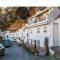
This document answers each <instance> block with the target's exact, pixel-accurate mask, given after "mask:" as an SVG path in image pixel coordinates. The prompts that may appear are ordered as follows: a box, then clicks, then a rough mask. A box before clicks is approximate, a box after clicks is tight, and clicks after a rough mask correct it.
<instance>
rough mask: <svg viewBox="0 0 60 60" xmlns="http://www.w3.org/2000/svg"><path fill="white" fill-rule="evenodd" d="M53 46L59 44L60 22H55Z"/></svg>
mask: <svg viewBox="0 0 60 60" xmlns="http://www.w3.org/2000/svg"><path fill="white" fill-rule="evenodd" d="M53 46H59V41H58V23H53Z"/></svg>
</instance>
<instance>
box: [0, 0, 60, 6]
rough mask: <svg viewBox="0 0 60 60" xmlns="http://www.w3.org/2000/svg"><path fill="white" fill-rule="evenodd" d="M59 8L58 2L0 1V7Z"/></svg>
mask: <svg viewBox="0 0 60 60" xmlns="http://www.w3.org/2000/svg"><path fill="white" fill-rule="evenodd" d="M13 6H50V7H51V6H60V0H0V7H13Z"/></svg>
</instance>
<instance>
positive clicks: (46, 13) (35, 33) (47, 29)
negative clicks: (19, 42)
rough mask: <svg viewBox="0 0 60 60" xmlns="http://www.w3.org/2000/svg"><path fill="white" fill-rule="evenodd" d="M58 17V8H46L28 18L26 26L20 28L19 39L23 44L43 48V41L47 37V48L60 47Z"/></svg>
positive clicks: (59, 23) (59, 13)
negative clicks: (35, 44) (22, 39)
mask: <svg viewBox="0 0 60 60" xmlns="http://www.w3.org/2000/svg"><path fill="white" fill-rule="evenodd" d="M59 15H60V9H59V8H56V7H55V8H46V9H45V10H43V11H42V12H38V13H37V14H36V15H34V16H32V17H30V18H29V19H28V20H27V24H26V26H24V27H23V28H22V30H21V31H22V32H21V31H20V32H21V35H20V36H21V37H22V38H24V42H28V41H29V43H33V44H34V41H35V40H36V41H37V45H40V46H41V47H44V41H45V40H44V39H45V37H48V42H49V47H52V46H60V18H58V16H59Z"/></svg>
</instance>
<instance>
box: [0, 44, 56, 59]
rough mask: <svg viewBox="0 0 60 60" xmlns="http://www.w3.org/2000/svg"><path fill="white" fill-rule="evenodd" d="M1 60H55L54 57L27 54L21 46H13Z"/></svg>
mask: <svg viewBox="0 0 60 60" xmlns="http://www.w3.org/2000/svg"><path fill="white" fill-rule="evenodd" d="M0 60H55V58H53V57H48V56H36V55H33V54H31V53H29V52H27V51H26V50H25V49H24V48H22V47H21V46H20V47H19V46H16V45H15V46H12V47H10V48H6V52H5V55H4V56H0Z"/></svg>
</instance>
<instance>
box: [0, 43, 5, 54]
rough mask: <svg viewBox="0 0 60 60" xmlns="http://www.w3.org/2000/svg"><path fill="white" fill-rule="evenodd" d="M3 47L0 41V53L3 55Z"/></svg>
mask: <svg viewBox="0 0 60 60" xmlns="http://www.w3.org/2000/svg"><path fill="white" fill-rule="evenodd" d="M4 53H5V47H4V46H3V45H2V44H1V43H0V55H4Z"/></svg>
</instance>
